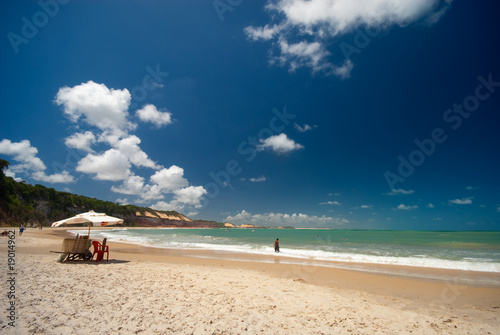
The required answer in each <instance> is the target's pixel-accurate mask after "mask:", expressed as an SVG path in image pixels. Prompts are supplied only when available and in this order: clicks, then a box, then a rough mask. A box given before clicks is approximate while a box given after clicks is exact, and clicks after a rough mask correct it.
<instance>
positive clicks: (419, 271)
mask: <svg viewBox="0 0 500 335" xmlns="http://www.w3.org/2000/svg"><path fill="white" fill-rule="evenodd" d="M97 228H98V229H99V230H109V229H112V228H110V227H97ZM56 229H58V230H60V231H59V232H58V234H57V235H59V236H64V237H71V236H74V235H73V234H71V233H70V232H69V230H75V229H67V228H56ZM92 229H95V228H92ZM139 229H141V228H139ZM76 230H83V231H84V232H85V231H86V228H81V229H76ZM91 238H92V236H91ZM107 245H108V246H110V250H112V251H113V253H117V254H118V256H120V257H122V258H124V259H127V260H137V261H151V262H166V261H178V262H187V263H189V264H207V263H209V264H212V265H213V264H225V266H229V265H231V266H233V267H235V268H238V267H242V268H247V269H256V268H259V267H262V268H265V269H266V271H267V272H270V273H271V272H273V273H274V274H275V275H281V274H283V273H287V276H290V275H292V274H296V275H297V276H299V277H300V276H303V277H307V278H308V280H309V281H310V282H312V283H314V284H319V285H330V284H331V283H333V282H334V281H331V280H329V277H330V276H331V277H337V276H336V273H342V275H345V276H346V277H349V278H353V277H356V276H366V278H364V279H365V280H368V279H373V278H377V279H376V280H375V281H376V282H379V281H380V282H383V278H386V277H387V278H390V279H394V280H402V281H403V282H413V281H415V282H422V283H429V284H430V285H441V286H442V285H444V286H445V287H448V286H450V285H454V286H459V287H460V289H459V290H462V287H467V288H469V287H470V288H478V289H481V288H485V289H494V290H498V303H499V304H500V285H487V284H480V283H481V282H483V281H480V280H479V281H478V279H480V278H482V277H485V278H495V279H497V280H498V279H500V274H498V273H492V272H476V271H465V270H449V269H437V268H423V267H414V266H404V265H386V264H363V263H342V262H332V261H321V260H304V259H300V258H294V257H286V256H281V255H280V256H275V255H274V254H272V255H259V254H246V253H237V252H226V251H215V250H197V249H174V248H160V247H154V246H145V245H141V244H135V243H129V242H125V241H108V243H107ZM335 265H341V266H335ZM276 267H283V268H286V270H284V271H273V269H274V268H276ZM318 272H319V273H321V276H320V277H318V276H315V274H316V273H318ZM471 282H472V283H471ZM344 284H347V283H344Z"/></svg>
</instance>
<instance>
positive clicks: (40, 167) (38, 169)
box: [0, 139, 75, 184]
mask: <svg viewBox="0 0 500 335" xmlns="http://www.w3.org/2000/svg"><path fill="white" fill-rule="evenodd" d="M0 154H5V155H9V156H14V160H15V161H17V162H20V164H16V165H10V166H9V170H8V171H9V172H8V173H7V175H8V176H11V177H12V178H14V180H16V181H20V178H16V177H15V174H16V173H28V172H31V171H33V174H32V175H31V178H33V179H34V180H39V181H44V182H47V183H53V184H54V183H73V182H74V181H75V179H74V178H73V176H71V175H70V174H69V172H68V171H63V172H61V173H54V174H52V175H47V174H46V173H45V170H46V169H47V167H46V166H45V164H44V163H43V162H42V160H41V159H40V158H38V157H37V156H36V155H37V154H38V149H37V148H35V147H32V146H31V143H30V141H28V140H22V141H21V142H11V141H10V140H7V139H3V140H2V141H1V142H0Z"/></svg>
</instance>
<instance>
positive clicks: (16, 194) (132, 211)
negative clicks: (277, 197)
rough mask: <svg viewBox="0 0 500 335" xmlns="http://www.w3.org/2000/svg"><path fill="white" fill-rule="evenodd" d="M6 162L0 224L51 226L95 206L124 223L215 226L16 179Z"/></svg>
mask: <svg viewBox="0 0 500 335" xmlns="http://www.w3.org/2000/svg"><path fill="white" fill-rule="evenodd" d="M9 164H10V163H9V162H8V161H6V160H3V159H0V225H3V226H5V225H10V226H19V225H20V224H21V223H24V224H26V225H42V226H50V225H51V224H52V222H55V221H59V220H62V219H65V218H68V217H71V216H73V215H75V214H78V213H82V212H87V211H89V210H94V211H96V212H102V213H106V214H108V215H111V216H115V217H119V218H122V219H124V221H125V224H124V225H125V226H135V227H179V228H193V227H196V228H218V226H219V225H218V224H217V222H214V221H193V220H190V219H188V218H187V217H185V216H184V215H183V214H181V213H178V212H175V211H156V210H153V209H151V208H147V207H139V206H135V205H119V204H117V203H114V202H110V201H103V200H99V199H95V198H89V197H84V196H81V195H76V194H72V193H68V192H60V191H56V190H55V189H53V188H47V187H45V186H42V185H39V184H37V185H34V186H33V185H30V184H27V183H25V182H24V181H23V182H17V181H15V180H14V179H13V178H11V177H7V176H5V174H4V172H3V171H4V169H5V168H7V167H8V166H9Z"/></svg>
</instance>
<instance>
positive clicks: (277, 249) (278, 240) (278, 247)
mask: <svg viewBox="0 0 500 335" xmlns="http://www.w3.org/2000/svg"><path fill="white" fill-rule="evenodd" d="M274 252H280V239H279V238H277V239H276V241H274Z"/></svg>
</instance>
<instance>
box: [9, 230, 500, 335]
mask: <svg viewBox="0 0 500 335" xmlns="http://www.w3.org/2000/svg"><path fill="white" fill-rule="evenodd" d="M83 233H86V231H85V229H83ZM16 234H17V235H16V238H15V246H16V256H15V258H16V275H15V291H16V299H15V300H14V301H15V307H16V310H15V312H16V321H15V327H12V326H11V325H8V322H9V320H8V318H7V316H8V314H7V313H8V312H7V311H6V308H3V306H7V307H8V306H9V303H10V300H9V299H8V298H7V296H4V295H3V296H2V300H1V304H2V309H3V310H4V311H5V312H4V313H3V314H2V315H0V321H1V322H2V323H1V324H0V329H2V330H7V333H10V332H11V331H16V332H17V333H18V334H30V333H38V334H69V333H78V334H88V333H100V334H102V333H113V334H130V333H144V334H174V333H175V334H219V333H220V334H256V333H263V334H375V333H379V334H410V333H411V334H452V333H453V334H488V333H491V334H499V333H500V317H499V312H500V308H499V307H500V288H498V287H488V286H484V285H483V286H476V285H469V284H466V283H467V281H465V284H464V280H463V278H474V277H475V276H486V277H488V276H493V277H494V276H497V275H496V274H482V273H481V274H480V273H470V272H467V273H465V272H464V271H437V270H428V269H426V270H425V271H431V272H435V274H436V276H434V277H436V278H439V277H442V278H446V279H443V280H439V279H433V280H428V279H426V280H424V279H415V278H413V277H414V276H412V273H411V272H412V271H416V272H419V273H420V272H421V271H424V270H419V269H407V268H404V267H401V269H400V272H399V273H401V275H390V276H388V275H382V274H375V273H373V272H372V273H368V272H362V271H352V270H347V269H338V268H332V267H327V266H316V265H315V264H310V263H307V262H304V263H303V264H287V259H286V258H283V257H273V256H269V257H256V256H250V255H242V254H227V253H225V254H220V253H216V252H205V251H204V252H194V251H187V250H172V249H170V250H165V249H158V248H148V247H143V246H137V245H130V244H124V243H115V242H109V243H108V245H109V247H110V261H109V262H100V263H95V262H83V261H75V262H64V263H58V262H56V259H57V256H58V255H57V254H56V253H51V252H50V251H58V250H60V249H61V245H62V239H63V237H65V236H68V233H67V232H66V229H48V228H47V229H44V230H35V229H28V230H27V231H26V232H25V233H24V234H23V235H22V236H19V235H18V232H17V231H16ZM91 237H92V236H91ZM6 241H7V239H6V238H2V239H1V240H0V242H1V244H0V245H1V248H2V250H1V254H2V256H0V257H1V258H0V259H2V260H3V262H2V264H4V265H3V266H4V267H7V243H6ZM378 268H379V270H380V271H384V267H378ZM392 270H394V269H391V272H392V273H394V271H392ZM0 273H6V272H4V271H1V272H0ZM2 276H6V274H3V275H2ZM6 280H7V279H4V278H2V282H3V283H6ZM4 285H6V286H7V284H4ZM5 289H7V287H5V288H2V290H5ZM16 332H14V333H13V334H15V333H16Z"/></svg>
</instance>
